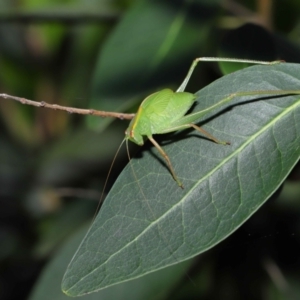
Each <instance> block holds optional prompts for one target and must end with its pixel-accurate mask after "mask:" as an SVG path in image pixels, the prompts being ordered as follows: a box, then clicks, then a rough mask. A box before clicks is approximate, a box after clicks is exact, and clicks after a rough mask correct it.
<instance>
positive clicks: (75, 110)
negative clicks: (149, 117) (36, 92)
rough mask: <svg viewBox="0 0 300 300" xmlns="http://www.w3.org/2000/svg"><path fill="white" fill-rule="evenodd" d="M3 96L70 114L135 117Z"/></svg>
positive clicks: (125, 118) (119, 117) (1, 95)
mask: <svg viewBox="0 0 300 300" xmlns="http://www.w3.org/2000/svg"><path fill="white" fill-rule="evenodd" d="M0 97H1V98H4V99H10V100H14V101H18V102H20V103H22V104H26V105H31V106H36V107H45V108H50V109H54V110H62V111H66V112H68V113H70V114H73V113H75V114H80V115H92V116H97V117H111V118H118V119H121V120H131V119H133V118H134V115H135V114H125V113H118V112H111V111H101V110H95V109H83V108H75V107H69V106H62V105H58V104H49V103H46V102H44V101H42V102H38V101H33V100H29V99H25V98H21V97H16V96H11V95H7V94H0Z"/></svg>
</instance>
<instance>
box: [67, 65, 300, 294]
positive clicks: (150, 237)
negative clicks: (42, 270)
mask: <svg viewBox="0 0 300 300" xmlns="http://www.w3.org/2000/svg"><path fill="white" fill-rule="evenodd" d="M282 89H283V90H296V89H298V90H300V66H299V65H297V64H278V65H272V66H255V67H250V68H247V69H244V70H241V71H238V72H235V73H232V74H230V75H227V76H224V77H223V78H221V79H219V80H217V81H215V82H214V83H212V84H210V85H208V86H207V87H205V88H204V89H202V90H201V91H199V92H198V93H197V94H196V95H197V105H196V106H195V107H194V109H193V111H198V110H203V109H204V108H207V107H209V106H211V105H212V104H214V103H217V102H219V101H220V100H221V99H223V98H225V97H226V96H228V95H230V94H232V93H234V92H238V91H244V92H245V91H263V90H282ZM199 121H202V123H200V125H204V128H205V129H206V130H207V131H209V132H210V133H211V134H213V135H214V136H215V137H216V138H219V139H222V140H226V141H230V142H231V145H230V146H221V145H218V144H215V143H213V142H211V141H210V140H207V139H205V138H203V137H202V136H200V135H199V134H198V133H197V132H195V131H192V130H191V131H188V130H185V131H182V132H179V133H176V134H173V135H168V136H164V140H163V142H162V141H160V144H161V145H162V146H163V148H164V149H165V151H166V152H167V153H168V155H169V156H170V159H171V161H172V163H173V166H174V169H175V171H176V172H177V174H178V177H179V178H180V180H181V181H182V182H183V184H184V186H185V188H184V189H183V190H182V189H180V188H179V187H178V186H177V185H176V183H175V181H174V180H173V178H172V177H171V175H170V173H169V170H168V168H167V167H166V165H165V163H164V161H163V159H162V158H161V157H160V156H159V154H158V153H157V151H156V149H155V148H153V147H152V148H150V149H145V148H144V149H143V151H141V153H140V155H139V157H136V158H133V159H132V160H131V163H130V164H129V165H128V166H127V167H126V168H125V169H124V171H123V172H122V174H121V175H120V177H119V178H118V180H117V181H116V183H115V185H114V187H113V188H112V190H111V191H110V193H109V195H108V196H107V199H106V200H105V202H104V205H103V206H102V208H101V211H100V213H99V215H98V216H97V218H96V220H95V222H94V224H93V225H92V227H91V228H90V230H89V232H88V233H87V235H86V237H85V239H84V240H83V242H82V244H81V245H80V247H79V249H78V250H77V253H76V254H75V256H74V258H73V260H72V261H71V263H70V265H69V267H68V269H67V271H66V274H65V276H64V279H63V284H62V288H63V291H64V292H65V293H66V294H68V295H72V296H78V295H83V294H85V293H88V292H92V291H97V290H100V289H103V288H105V287H108V286H110V285H113V284H116V283H119V282H123V281H126V280H129V279H133V278H137V277H139V276H142V275H145V274H147V273H149V272H153V271H155V270H158V269H161V268H164V267H166V266H169V265H172V264H176V263H178V262H181V261H184V260H186V259H188V258H191V257H193V256H195V255H197V254H199V253H202V252H204V251H206V250H208V249H209V248H211V247H213V246H214V245H216V244H217V243H219V242H221V241H222V240H223V239H225V238H226V237H227V236H228V235H230V234H231V233H232V232H234V231H235V230H236V229H237V228H238V227H239V226H241V224H243V223H244V222H245V221H246V220H247V219H248V218H249V217H250V216H251V215H252V214H253V213H254V212H255V211H256V210H257V209H258V208H259V207H260V206H261V205H262V204H263V203H264V202H265V201H266V200H267V199H268V198H269V197H270V196H271V195H272V194H273V193H274V192H275V191H276V189H277V188H278V187H279V186H280V184H281V183H282V182H283V180H284V179H285V178H286V176H287V175H288V174H289V172H290V171H291V169H292V168H293V166H294V165H295V164H296V163H297V161H298V160H299V153H300V96H299V95H287V96H276V97H275V96H271V97H268V96H262V95H259V92H258V93H257V95H256V96H244V97H239V98H237V99H235V100H234V101H232V102H231V103H230V104H229V105H227V106H225V107H223V108H221V109H219V110H217V111H215V112H214V113H211V114H210V115H207V117H206V118H205V119H203V120H199Z"/></svg>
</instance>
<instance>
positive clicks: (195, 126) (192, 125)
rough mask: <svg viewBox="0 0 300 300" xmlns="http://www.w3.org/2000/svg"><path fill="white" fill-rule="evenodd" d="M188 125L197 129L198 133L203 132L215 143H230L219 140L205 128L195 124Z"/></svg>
mask: <svg viewBox="0 0 300 300" xmlns="http://www.w3.org/2000/svg"><path fill="white" fill-rule="evenodd" d="M189 125H190V127H193V128H194V129H196V130H197V131H199V132H200V133H202V134H204V135H205V136H207V137H208V138H209V139H210V140H212V141H214V142H215V143H217V144H221V145H230V142H226V141H220V140H218V139H216V138H215V137H214V136H213V135H211V134H210V133H209V132H207V131H206V130H204V129H203V128H201V127H199V126H197V125H195V124H192V123H191V124H189Z"/></svg>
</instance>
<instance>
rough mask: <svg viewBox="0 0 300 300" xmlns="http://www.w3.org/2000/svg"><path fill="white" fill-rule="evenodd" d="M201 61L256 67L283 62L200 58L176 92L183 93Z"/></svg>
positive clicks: (193, 64) (193, 63) (195, 60)
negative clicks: (248, 64)
mask: <svg viewBox="0 0 300 300" xmlns="http://www.w3.org/2000/svg"><path fill="white" fill-rule="evenodd" d="M200 61H203V62H205V61H207V62H208V61H210V62H234V63H250V64H256V65H274V64H278V63H281V62H283V61H281V60H275V61H260V60H251V59H238V58H225V57H198V58H195V59H194V60H193V62H192V65H191V66H190V68H189V71H188V73H187V75H186V77H185V78H184V80H183V82H182V83H181V85H180V86H179V88H178V89H177V90H176V92H183V91H184V90H185V88H186V86H187V84H188V82H189V80H190V78H191V76H192V74H193V72H194V70H195V68H196V66H197V64H198V63H199V62H200Z"/></svg>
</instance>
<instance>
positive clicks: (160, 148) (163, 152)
mask: <svg viewBox="0 0 300 300" xmlns="http://www.w3.org/2000/svg"><path fill="white" fill-rule="evenodd" d="M148 139H149V140H150V141H151V143H152V144H153V145H154V146H155V148H156V149H157V150H158V152H159V153H160V154H161V155H162V157H163V158H164V159H165V160H166V162H167V165H168V167H169V169H170V172H171V174H172V176H173V178H174V180H175V181H176V182H177V184H178V185H179V186H180V187H181V188H182V189H183V184H182V183H181V181H180V180H179V179H178V177H177V176H176V174H175V171H174V169H173V166H172V164H171V161H170V158H169V156H168V154H167V153H166V152H165V151H164V149H163V148H162V147H160V146H159V144H158V143H157V142H156V141H155V140H154V138H153V137H152V136H148Z"/></svg>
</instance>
